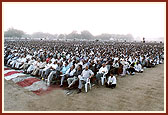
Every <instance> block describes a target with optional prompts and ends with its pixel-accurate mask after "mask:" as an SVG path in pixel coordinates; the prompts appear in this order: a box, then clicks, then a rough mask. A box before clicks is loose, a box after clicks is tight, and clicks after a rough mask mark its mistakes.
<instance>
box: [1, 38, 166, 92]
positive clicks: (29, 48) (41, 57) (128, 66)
mask: <svg viewBox="0 0 168 115" xmlns="http://www.w3.org/2000/svg"><path fill="white" fill-rule="evenodd" d="M163 62H164V44H163V43H136V42H132V43H128V42H110V41H109V42H102V41H38V40H37V41H5V43H4V64H5V65H6V66H9V67H11V68H13V69H21V70H23V71H24V73H27V74H31V75H33V76H36V77H39V78H40V79H42V80H44V81H46V84H47V85H48V86H50V85H51V84H52V83H53V81H60V83H59V85H60V87H63V86H64V85H65V84H68V85H67V88H68V89H71V88H72V87H73V86H74V85H75V84H78V93H80V92H81V90H82V87H83V85H84V84H85V83H86V82H87V81H88V79H90V80H91V83H92V84H96V85H98V86H99V85H100V84H101V82H102V77H105V78H106V82H105V85H106V87H109V88H115V87H116V84H117V80H116V76H126V75H134V74H135V73H137V72H138V73H142V72H143V71H144V69H145V68H151V67H155V66H156V65H158V64H162V63H163Z"/></svg>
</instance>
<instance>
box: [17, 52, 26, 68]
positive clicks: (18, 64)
mask: <svg viewBox="0 0 168 115" xmlns="http://www.w3.org/2000/svg"><path fill="white" fill-rule="evenodd" d="M26 61H27V59H26V56H25V55H24V56H22V58H21V60H20V61H19V62H16V64H15V67H16V68H17V69H19V67H20V66H21V65H23V64H24V63H26Z"/></svg>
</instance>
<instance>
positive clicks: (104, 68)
mask: <svg viewBox="0 0 168 115" xmlns="http://www.w3.org/2000/svg"><path fill="white" fill-rule="evenodd" d="M107 73H108V69H107V66H106V63H103V64H102V67H101V68H100V69H99V71H98V72H97V74H96V80H97V83H98V84H100V80H101V77H103V75H104V74H107Z"/></svg>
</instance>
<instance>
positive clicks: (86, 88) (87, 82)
mask: <svg viewBox="0 0 168 115" xmlns="http://www.w3.org/2000/svg"><path fill="white" fill-rule="evenodd" d="M88 85H89V87H90V89H91V83H90V78H87V80H86V83H85V92H87V91H88Z"/></svg>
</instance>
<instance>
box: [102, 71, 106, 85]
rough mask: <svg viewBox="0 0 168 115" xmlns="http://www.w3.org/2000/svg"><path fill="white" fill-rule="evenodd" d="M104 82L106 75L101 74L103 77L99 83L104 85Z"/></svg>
mask: <svg viewBox="0 0 168 115" xmlns="http://www.w3.org/2000/svg"><path fill="white" fill-rule="evenodd" d="M105 81H106V73H104V74H103V77H101V83H102V85H104V82H105Z"/></svg>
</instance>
